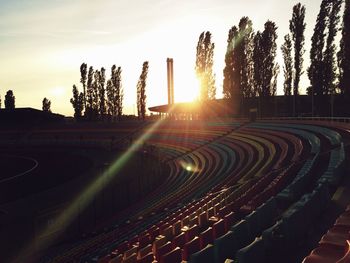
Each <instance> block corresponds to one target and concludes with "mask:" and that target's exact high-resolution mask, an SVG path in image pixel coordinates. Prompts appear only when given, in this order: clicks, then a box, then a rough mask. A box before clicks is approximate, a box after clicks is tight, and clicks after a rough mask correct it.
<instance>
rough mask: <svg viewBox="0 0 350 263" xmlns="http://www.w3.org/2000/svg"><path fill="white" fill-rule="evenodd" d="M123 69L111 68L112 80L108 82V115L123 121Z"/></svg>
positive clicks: (114, 66)
mask: <svg viewBox="0 0 350 263" xmlns="http://www.w3.org/2000/svg"><path fill="white" fill-rule="evenodd" d="M121 74H122V69H121V67H118V68H117V67H116V65H113V66H112V68H111V79H110V80H109V81H108V82H107V107H108V114H110V115H112V116H113V118H115V117H118V119H119V120H120V119H121V116H122V114H123V99H124V95H123V87H122V77H121Z"/></svg>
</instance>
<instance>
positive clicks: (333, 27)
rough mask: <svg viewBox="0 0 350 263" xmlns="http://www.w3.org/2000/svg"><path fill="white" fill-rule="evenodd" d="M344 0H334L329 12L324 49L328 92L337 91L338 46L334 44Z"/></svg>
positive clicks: (325, 80) (325, 77)
mask: <svg viewBox="0 0 350 263" xmlns="http://www.w3.org/2000/svg"><path fill="white" fill-rule="evenodd" d="M341 4H342V0H333V1H332V5H331V10H330V13H329V23H328V36H327V40H326V50H325V51H324V54H323V57H324V63H323V65H324V72H323V78H324V85H325V88H326V90H325V93H326V94H334V93H335V79H336V75H337V73H336V70H337V69H336V62H335V51H336V46H335V44H334V38H335V36H336V35H337V32H338V30H339V29H338V24H339V21H340V15H339V12H340V8H341Z"/></svg>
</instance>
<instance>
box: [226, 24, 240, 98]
mask: <svg viewBox="0 0 350 263" xmlns="http://www.w3.org/2000/svg"><path fill="white" fill-rule="evenodd" d="M237 40H238V29H237V27H236V26H233V27H232V28H231V29H230V31H229V33H228V39H227V50H226V55H225V68H224V71H223V73H224V81H223V93H224V97H225V98H227V99H233V98H234V97H238V94H239V86H238V82H239V79H240V75H239V71H238V67H237V60H236V59H235V56H236V44H237Z"/></svg>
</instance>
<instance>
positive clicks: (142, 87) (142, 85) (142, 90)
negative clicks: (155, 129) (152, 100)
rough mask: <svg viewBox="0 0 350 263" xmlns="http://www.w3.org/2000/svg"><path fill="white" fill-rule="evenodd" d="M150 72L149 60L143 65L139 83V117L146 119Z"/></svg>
mask: <svg viewBox="0 0 350 263" xmlns="http://www.w3.org/2000/svg"><path fill="white" fill-rule="evenodd" d="M147 74H148V61H145V62H144V63H143V65H142V72H141V75H140V78H139V81H138V83H137V114H138V117H139V118H142V120H145V116H146V80H147Z"/></svg>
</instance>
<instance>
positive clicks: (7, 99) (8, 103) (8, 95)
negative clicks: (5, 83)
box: [5, 90, 15, 110]
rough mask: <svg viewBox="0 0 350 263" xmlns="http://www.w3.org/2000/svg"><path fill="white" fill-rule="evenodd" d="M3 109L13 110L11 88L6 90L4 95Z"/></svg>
mask: <svg viewBox="0 0 350 263" xmlns="http://www.w3.org/2000/svg"><path fill="white" fill-rule="evenodd" d="M5 109H8V110H13V109H15V96H14V95H13V91H12V90H8V91H7V92H6V95H5Z"/></svg>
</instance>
